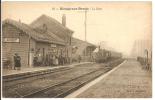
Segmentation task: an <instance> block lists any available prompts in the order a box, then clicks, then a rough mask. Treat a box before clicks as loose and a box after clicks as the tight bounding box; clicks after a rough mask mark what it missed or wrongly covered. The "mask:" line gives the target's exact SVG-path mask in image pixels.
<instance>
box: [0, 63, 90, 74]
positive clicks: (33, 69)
mask: <svg viewBox="0 0 155 100" xmlns="http://www.w3.org/2000/svg"><path fill="white" fill-rule="evenodd" d="M86 63H92V62H81V63H73V64H70V65H63V66H41V67H21V70H13V69H2V76H4V77H5V76H11V75H18V74H26V73H34V72H37V71H46V70H52V69H57V68H63V67H74V66H76V65H80V64H86Z"/></svg>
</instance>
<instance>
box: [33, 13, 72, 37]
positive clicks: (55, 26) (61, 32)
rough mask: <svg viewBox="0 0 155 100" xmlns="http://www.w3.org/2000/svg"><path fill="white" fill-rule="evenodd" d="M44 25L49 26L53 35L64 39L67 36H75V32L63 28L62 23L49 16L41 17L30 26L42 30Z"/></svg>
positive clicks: (48, 28)
mask: <svg viewBox="0 0 155 100" xmlns="http://www.w3.org/2000/svg"><path fill="white" fill-rule="evenodd" d="M44 24H46V26H47V30H49V31H50V32H52V33H53V34H55V35H57V36H59V37H63V36H66V35H69V36H71V35H72V34H73V31H72V30H70V29H69V28H67V27H66V26H63V25H62V24H61V23H60V22H58V21H57V20H55V19H54V18H52V17H50V16H47V15H44V14H43V15H41V16H40V17H38V18H37V19H36V20H35V21H33V22H32V23H31V24H30V26H31V27H33V28H40V27H42V26H43V25H44Z"/></svg>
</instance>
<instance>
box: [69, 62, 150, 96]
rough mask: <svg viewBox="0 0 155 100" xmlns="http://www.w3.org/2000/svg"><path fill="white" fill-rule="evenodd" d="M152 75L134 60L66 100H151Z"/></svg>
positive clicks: (124, 63)
mask: <svg viewBox="0 0 155 100" xmlns="http://www.w3.org/2000/svg"><path fill="white" fill-rule="evenodd" d="M151 97H152V73H151V72H150V71H147V70H143V69H142V66H141V65H140V63H139V62H137V61H136V60H125V61H124V62H123V63H122V64H120V65H119V66H117V67H116V68H114V69H113V70H111V71H109V72H108V73H106V74H104V75H102V76H100V77H99V78H97V79H95V80H94V81H92V82H90V83H88V84H87V85H85V86H83V87H82V88H80V89H78V90H77V91H75V92H73V93H72V94H70V95H68V96H66V98H151Z"/></svg>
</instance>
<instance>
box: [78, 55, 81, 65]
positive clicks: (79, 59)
mask: <svg viewBox="0 0 155 100" xmlns="http://www.w3.org/2000/svg"><path fill="white" fill-rule="evenodd" d="M78 61H79V63H80V62H81V56H80V55H79V57H78Z"/></svg>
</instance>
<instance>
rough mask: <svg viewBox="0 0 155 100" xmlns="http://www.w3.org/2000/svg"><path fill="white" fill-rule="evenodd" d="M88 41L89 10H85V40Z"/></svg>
mask: <svg viewBox="0 0 155 100" xmlns="http://www.w3.org/2000/svg"><path fill="white" fill-rule="evenodd" d="M86 41H87V10H85V42H86Z"/></svg>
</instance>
